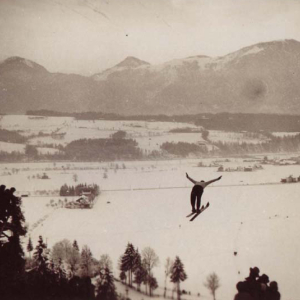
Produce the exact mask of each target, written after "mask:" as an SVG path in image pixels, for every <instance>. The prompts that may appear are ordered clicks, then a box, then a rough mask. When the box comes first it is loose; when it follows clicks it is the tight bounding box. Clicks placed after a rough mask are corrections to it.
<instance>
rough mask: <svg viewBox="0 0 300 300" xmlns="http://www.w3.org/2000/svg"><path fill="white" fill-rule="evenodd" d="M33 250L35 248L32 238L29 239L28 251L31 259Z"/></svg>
mask: <svg viewBox="0 0 300 300" xmlns="http://www.w3.org/2000/svg"><path fill="white" fill-rule="evenodd" d="M32 250H33V246H32V241H31V238H30V237H29V239H28V244H27V251H28V253H29V257H30V258H31V251H32Z"/></svg>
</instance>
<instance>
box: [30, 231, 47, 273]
mask: <svg viewBox="0 0 300 300" xmlns="http://www.w3.org/2000/svg"><path fill="white" fill-rule="evenodd" d="M33 258H34V260H35V262H36V264H37V271H38V273H39V274H40V275H44V274H47V273H48V270H49V262H48V261H49V258H48V251H47V245H46V244H45V243H44V241H43V237H42V236H41V235H40V236H39V240H38V244H37V246H36V247H35V252H34V253H33Z"/></svg>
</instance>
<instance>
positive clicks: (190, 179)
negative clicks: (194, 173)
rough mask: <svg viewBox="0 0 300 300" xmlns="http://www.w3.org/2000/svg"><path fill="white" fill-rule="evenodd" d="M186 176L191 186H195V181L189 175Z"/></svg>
mask: <svg viewBox="0 0 300 300" xmlns="http://www.w3.org/2000/svg"><path fill="white" fill-rule="evenodd" d="M185 174H186V178H187V179H188V180H189V181H191V182H192V183H193V184H196V182H197V181H196V180H194V179H193V178H191V177H190V176H189V175H188V173H185Z"/></svg>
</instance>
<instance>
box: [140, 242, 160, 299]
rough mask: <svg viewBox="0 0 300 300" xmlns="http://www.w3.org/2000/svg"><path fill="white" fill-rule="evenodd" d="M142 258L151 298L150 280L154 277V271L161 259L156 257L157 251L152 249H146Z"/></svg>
mask: <svg viewBox="0 0 300 300" xmlns="http://www.w3.org/2000/svg"><path fill="white" fill-rule="evenodd" d="M142 258H143V264H144V266H145V269H146V270H147V283H148V286H149V295H150V296H151V285H150V278H151V276H152V269H153V268H154V267H156V266H157V265H158V263H159V258H158V256H157V255H156V253H155V251H154V250H153V249H152V248H150V247H146V248H144V250H143V251H142Z"/></svg>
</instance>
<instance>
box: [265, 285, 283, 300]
mask: <svg viewBox="0 0 300 300" xmlns="http://www.w3.org/2000/svg"><path fill="white" fill-rule="evenodd" d="M266 294H267V295H266V299H267V300H280V297H281V295H280V293H279V291H278V284H277V282H276V281H271V282H270V286H269V288H268V289H267V292H266Z"/></svg>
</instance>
